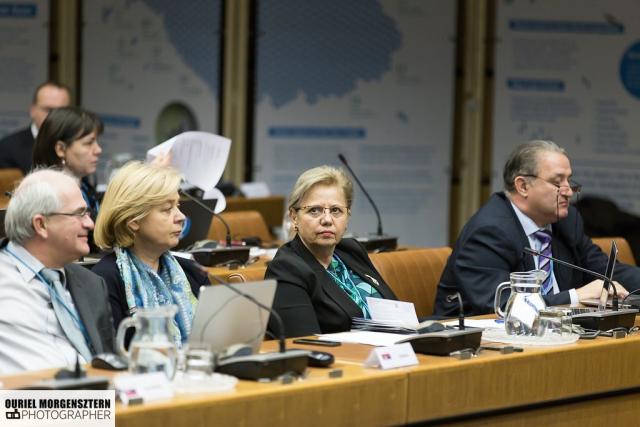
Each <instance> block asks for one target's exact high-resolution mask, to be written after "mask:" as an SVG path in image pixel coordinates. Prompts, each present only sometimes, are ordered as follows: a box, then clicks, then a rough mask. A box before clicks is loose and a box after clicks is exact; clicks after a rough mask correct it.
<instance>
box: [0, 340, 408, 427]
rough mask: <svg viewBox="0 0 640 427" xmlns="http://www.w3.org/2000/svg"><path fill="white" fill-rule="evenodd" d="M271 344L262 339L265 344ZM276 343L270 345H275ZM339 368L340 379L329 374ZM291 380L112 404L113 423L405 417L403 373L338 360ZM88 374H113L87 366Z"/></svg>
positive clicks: (341, 421)
mask: <svg viewBox="0 0 640 427" xmlns="http://www.w3.org/2000/svg"><path fill="white" fill-rule="evenodd" d="M273 344H274V343H267V345H266V347H269V348H270V347H271V346H273ZM274 347H275V346H274ZM334 369H341V370H342V372H343V376H342V377H341V378H329V375H328V374H329V372H330V371H331V370H334ZM309 371H310V374H309V376H308V378H306V379H305V380H300V381H295V382H294V383H292V384H281V383H278V382H276V383H266V384H265V383H257V382H252V381H240V382H239V383H238V386H237V388H236V390H235V391H232V392H228V393H211V394H193V395H179V396H176V397H174V398H173V399H171V400H169V401H162V402H151V403H146V404H143V405H139V406H130V407H127V406H123V405H120V404H117V405H116V425H117V426H118V427H146V426H159V427H163V426H166V427H180V426H185V427H198V426H203V427H204V426H210V425H214V424H215V425H223V426H226V425H239V426H254V425H281V426H298V425H300V424H301V423H304V425H305V426H306V425H308V426H327V425H350V426H352V425H353V426H372V425H398V424H403V423H404V422H405V420H406V407H407V375H406V372H404V371H386V372H385V371H379V370H375V369H364V368H362V366H361V364H360V363H352V362H348V361H345V362H341V361H339V362H337V363H335V364H334V366H333V367H332V368H331V369H320V368H312V369H310V370H309ZM54 373H55V370H48V371H40V372H30V373H26V374H22V375H19V376H10V377H4V378H2V379H1V381H2V382H3V383H4V387H6V388H17V387H22V386H26V385H27V384H30V383H33V382H36V381H38V380H40V379H45V378H50V377H51V376H52V375H53V374H54ZM90 375H105V376H113V375H114V373H113V372H109V371H101V370H96V369H90Z"/></svg>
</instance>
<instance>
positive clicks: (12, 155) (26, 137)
mask: <svg viewBox="0 0 640 427" xmlns="http://www.w3.org/2000/svg"><path fill="white" fill-rule="evenodd" d="M34 145H35V140H34V139H33V134H32V133H31V128H30V127H27V128H26V129H21V130H19V131H18V132H16V133H12V134H10V135H7V136H5V137H4V138H2V139H1V140H0V168H18V169H20V170H21V171H22V173H23V174H25V175H26V174H27V173H28V172H29V171H30V170H31V163H32V161H33V146H34Z"/></svg>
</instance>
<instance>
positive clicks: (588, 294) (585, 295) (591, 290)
mask: <svg viewBox="0 0 640 427" xmlns="http://www.w3.org/2000/svg"><path fill="white" fill-rule="evenodd" d="M613 284H614V286H615V287H616V291H618V298H620V299H622V298H624V297H626V296H627V295H629V292H627V290H626V289H625V288H623V287H622V285H621V284H620V283H618V282H616V281H614V282H613ZM576 293H577V294H578V299H579V300H580V302H582V301H584V300H586V299H593V298H600V294H601V293H602V280H600V279H597V280H594V281H593V282H591V283H588V284H586V285H584V286H583V287H581V288H578V289H576ZM612 294H613V289H612V288H609V295H612Z"/></svg>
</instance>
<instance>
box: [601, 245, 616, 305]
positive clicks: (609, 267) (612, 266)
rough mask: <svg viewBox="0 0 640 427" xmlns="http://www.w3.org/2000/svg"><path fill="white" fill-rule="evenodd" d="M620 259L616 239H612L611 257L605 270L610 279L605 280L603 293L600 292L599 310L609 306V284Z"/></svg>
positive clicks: (605, 274)
mask: <svg viewBox="0 0 640 427" xmlns="http://www.w3.org/2000/svg"><path fill="white" fill-rule="evenodd" d="M617 260H618V245H616V242H615V241H614V240H612V241H611V251H609V259H608V260H607V268H606V270H605V272H604V276H605V277H606V278H607V279H609V280H605V281H604V283H603V284H602V293H601V294H600V302H599V304H598V311H601V310H604V309H605V308H606V307H607V299H609V284H610V283H611V281H612V280H613V270H614V269H615V266H616V261H617Z"/></svg>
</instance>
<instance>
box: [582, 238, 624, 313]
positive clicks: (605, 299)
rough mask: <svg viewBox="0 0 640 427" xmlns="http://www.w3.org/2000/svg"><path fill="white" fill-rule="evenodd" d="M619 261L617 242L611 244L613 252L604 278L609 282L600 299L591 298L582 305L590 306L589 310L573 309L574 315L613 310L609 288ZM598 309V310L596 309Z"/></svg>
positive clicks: (605, 281) (603, 287)
mask: <svg viewBox="0 0 640 427" xmlns="http://www.w3.org/2000/svg"><path fill="white" fill-rule="evenodd" d="M617 260H618V245H616V242H615V241H612V242H611V250H610V251H609V258H608V259H607V267H606V268H605V271H604V276H605V277H606V278H607V279H609V280H604V281H603V282H604V283H603V284H602V292H601V294H600V298H591V299H587V300H583V301H582V302H581V304H582V305H586V306H588V307H587V308H584V307H580V308H572V309H571V312H572V314H580V313H592V312H594V311H603V310H605V309H606V308H607V307H608V308H611V299H609V287H610V283H611V281H612V280H613V272H614V270H615V266H616V261H617ZM596 307H597V308H596Z"/></svg>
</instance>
